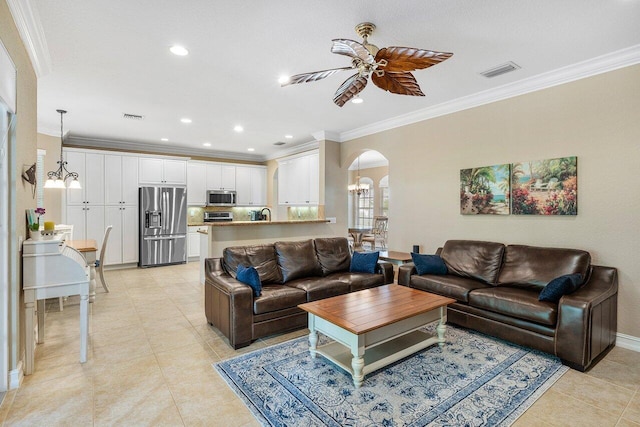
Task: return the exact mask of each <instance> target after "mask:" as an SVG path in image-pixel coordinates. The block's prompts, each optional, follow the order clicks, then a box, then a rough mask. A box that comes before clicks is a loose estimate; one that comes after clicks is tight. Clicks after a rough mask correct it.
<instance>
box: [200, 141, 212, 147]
mask: <svg viewBox="0 0 640 427" xmlns="http://www.w3.org/2000/svg"><path fill="white" fill-rule="evenodd" d="M202 145H204V146H205V147H211V143H210V142H203V143H202Z"/></svg>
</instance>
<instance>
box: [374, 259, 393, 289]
mask: <svg viewBox="0 0 640 427" xmlns="http://www.w3.org/2000/svg"><path fill="white" fill-rule="evenodd" d="M376 273H378V274H382V275H384V284H385V285H388V284H389V283H393V264H391V263H390V262H387V261H378V265H376Z"/></svg>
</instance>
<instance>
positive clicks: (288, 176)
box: [278, 150, 320, 205]
mask: <svg viewBox="0 0 640 427" xmlns="http://www.w3.org/2000/svg"><path fill="white" fill-rule="evenodd" d="M319 159H320V156H319V153H318V151H317V150H315V151H312V152H310V153H307V154H303V155H301V156H296V157H289V158H285V159H282V160H278V204H280V205H317V204H318V203H319V202H320V164H319Z"/></svg>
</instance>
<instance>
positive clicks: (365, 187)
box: [348, 156, 369, 196]
mask: <svg viewBox="0 0 640 427" xmlns="http://www.w3.org/2000/svg"><path fill="white" fill-rule="evenodd" d="M348 190H349V193H352V194H357V195H358V196H359V195H361V194H364V195H365V196H366V195H367V193H368V192H369V184H361V183H360V156H358V174H357V175H356V183H355V184H350V185H349V187H348Z"/></svg>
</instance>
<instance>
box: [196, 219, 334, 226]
mask: <svg viewBox="0 0 640 427" xmlns="http://www.w3.org/2000/svg"><path fill="white" fill-rule="evenodd" d="M328 222H329V220H328V219H303V220H286V221H217V222H190V223H189V224H188V225H189V227H191V226H194V227H203V226H205V227H206V226H208V227H240V226H246V225H294V224H326V223H328Z"/></svg>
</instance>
